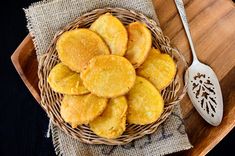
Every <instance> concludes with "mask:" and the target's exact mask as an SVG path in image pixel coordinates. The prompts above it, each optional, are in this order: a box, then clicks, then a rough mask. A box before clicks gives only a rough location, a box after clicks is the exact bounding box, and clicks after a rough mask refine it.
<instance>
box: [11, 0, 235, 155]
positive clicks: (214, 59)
mask: <svg viewBox="0 0 235 156" xmlns="http://www.w3.org/2000/svg"><path fill="white" fill-rule="evenodd" d="M153 3H154V6H155V8H156V13H157V15H158V18H159V21H160V24H161V27H162V30H163V32H164V34H165V35H166V36H168V37H169V38H170V40H171V43H172V45H174V46H175V47H177V48H178V49H179V50H180V51H181V52H182V53H183V55H184V56H185V57H186V59H187V61H188V62H189V63H191V60H192V57H191V52H190V48H189V44H188V41H187V38H186V34H185V32H184V30H183V26H182V24H181V21H180V17H179V15H178V13H177V10H176V7H175V5H174V1H173V0H153ZM184 3H185V7H186V14H187V17H188V21H189V25H190V28H191V33H192V38H193V41H194V44H195V48H196V51H197V54H198V57H199V59H200V60H201V61H202V62H204V63H206V64H208V65H210V66H211V67H212V68H213V69H214V71H215V73H216V74H217V76H218V78H219V80H220V84H221V88H222V94H223V98H224V117H223V121H222V123H221V124H220V125H219V126H218V127H213V126H210V125H209V124H207V123H206V122H205V121H204V120H203V119H202V118H201V117H200V115H198V113H197V112H196V110H195V109H194V108H193V105H192V104H191V102H190V100H189V98H188V96H186V97H185V98H184V99H183V101H182V102H181V109H182V113H183V117H184V121H185V126H186V131H187V133H188V136H189V139H190V142H191V143H192V145H193V146H194V148H192V149H190V150H187V151H182V152H178V153H175V154H174V155H195V156H199V155H205V154H206V153H208V151H210V150H211V149H212V148H213V147H214V146H215V145H216V144H217V143H218V142H219V141H221V140H222V139H223V138H224V137H225V135H227V134H228V132H229V131H230V130H231V129H232V128H233V127H234V126H235V116H234V114H235V83H234V79H235V29H234V25H235V6H234V3H233V2H232V1H231V0H184ZM12 62H13V64H14V66H15V68H16V70H17V71H18V73H19V75H20V77H21V78H22V80H23V81H24V83H25V85H26V86H27V87H28V89H29V90H30V92H31V93H32V95H33V96H34V98H35V99H36V100H37V101H38V102H40V96H39V89H38V84H37V83H38V77H37V65H38V64H37V59H36V54H35V49H34V46H33V43H32V38H31V37H30V36H29V35H28V36H27V37H26V38H25V39H24V41H23V42H22V43H21V45H20V46H19V47H18V48H17V49H16V51H15V52H14V54H13V55H12Z"/></svg>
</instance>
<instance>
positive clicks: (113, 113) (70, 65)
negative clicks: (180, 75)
mask: <svg viewBox="0 0 235 156" xmlns="http://www.w3.org/2000/svg"><path fill="white" fill-rule="evenodd" d="M56 50H57V52H58V56H59V59H60V61H61V62H60V63H58V64H57V65H55V66H54V67H53V68H52V70H51V71H50V73H49V76H48V78H47V81H48V83H49V85H50V87H51V88H52V90H53V91H55V92H57V93H61V94H63V95H64V96H63V99H62V101H61V107H60V114H61V116H62V118H63V119H64V121H65V122H67V123H68V124H70V125H71V127H72V128H76V127H77V126H79V125H82V124H88V125H89V127H90V129H91V130H92V131H93V132H94V133H95V134H97V135H98V136H100V137H103V138H108V139H115V138H118V137H120V136H121V135H122V134H123V132H124V131H125V129H126V123H128V124H137V125H145V124H150V123H153V122H156V121H157V120H158V119H159V117H160V116H161V114H162V113H163V109H164V100H163V98H162V96H161V90H163V89H164V88H166V87H167V86H168V85H169V84H170V83H171V82H172V80H173V79H174V77H175V74H176V65H175V62H174V60H173V59H172V58H171V57H170V56H169V55H168V54H165V53H161V52H160V51H159V50H158V49H155V48H154V47H152V35H151V32H150V30H149V29H148V28H147V27H146V25H145V24H144V23H141V22H139V21H136V22H133V23H130V24H129V25H127V26H124V25H123V24H122V22H121V21H120V20H119V19H118V18H116V17H114V16H112V15H111V14H110V13H106V14H103V15H101V16H100V17H99V18H98V19H97V20H96V21H95V22H94V23H92V24H91V26H90V28H77V29H74V30H70V31H67V32H65V33H63V34H62V35H61V36H60V37H59V39H58V40H57V43H56Z"/></svg>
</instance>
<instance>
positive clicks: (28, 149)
mask: <svg viewBox="0 0 235 156" xmlns="http://www.w3.org/2000/svg"><path fill="white" fill-rule="evenodd" d="M35 1H36V0H8V1H7V2H6V1H4V2H3V1H1V2H0V6H1V7H0V16H1V18H0V21H1V22H0V26H1V29H0V34H1V35H0V39H1V40H0V91H1V93H0V97H1V98H0V156H15V155H17V156H53V155H55V153H54V149H53V146H52V141H51V138H49V139H47V138H46V137H45V135H46V131H47V126H48V118H47V116H46V114H45V113H44V111H43V110H42V109H41V108H40V106H39V105H38V104H37V102H36V101H35V99H34V98H33V97H32V96H31V94H30V92H29V91H28V89H27V88H26V87H25V85H24V83H23V82H22V80H21V79H20V77H19V75H18V74H17V72H16V71H15V68H14V66H13V65H12V63H11V60H10V56H11V55H12V53H13V52H14V50H15V49H16V48H17V46H18V45H19V44H20V43H21V41H22V40H23V39H24V37H25V36H26V35H27V34H28V30H27V28H26V19H25V15H24V12H23V10H22V8H25V7H27V6H29V5H30V4H31V3H32V2H35ZM234 145H235V130H233V131H231V132H230V133H229V134H228V135H227V136H226V137H225V138H224V139H223V140H222V141H221V142H220V143H219V144H218V145H217V146H216V147H215V148H214V149H213V150H212V151H211V152H210V153H209V154H208V155H223V154H225V153H231V155H232V153H234V149H233V147H234Z"/></svg>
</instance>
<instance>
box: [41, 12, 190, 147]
mask: <svg viewBox="0 0 235 156" xmlns="http://www.w3.org/2000/svg"><path fill="white" fill-rule="evenodd" d="M106 12H110V13H111V14H112V15H114V16H116V17H117V18H118V19H120V20H121V21H122V23H123V24H124V25H127V24H129V23H131V22H133V21H141V22H143V23H145V24H146V25H147V27H148V28H149V30H150V31H151V33H152V38H153V46H154V47H156V48H159V49H160V50H161V51H162V52H165V53H168V54H170V55H171V56H172V57H173V58H174V60H175V62H176V64H177V74H176V76H175V79H174V80H173V82H172V83H171V84H170V86H168V87H167V88H165V89H164V90H163V91H162V92H161V93H162V95H163V98H164V101H165V105H164V112H163V114H162V115H161V117H160V118H159V119H158V120H157V121H156V122H154V123H152V124H148V125H143V126H140V125H133V124H127V126H126V131H125V132H124V133H123V134H122V136H120V137H119V138H117V139H105V138H101V137H99V136H97V135H96V134H94V133H93V132H92V131H91V130H90V129H89V126H88V125H82V126H79V127H77V128H76V129H73V128H72V127H71V126H70V125H69V124H67V123H66V122H64V120H63V119H62V117H61V115H60V101H61V99H62V97H63V95H62V94H59V93H55V92H54V91H53V90H52V89H51V88H50V86H49V84H48V83H47V76H48V74H49V72H50V70H51V69H52V68H53V67H54V66H55V65H56V64H57V63H59V62H60V60H59V59H58V53H57V51H56V49H55V45H56V41H57V39H58V38H59V37H60V35H61V34H62V33H64V32H65V31H68V30H72V29H76V28H79V27H85V28H87V27H89V26H90V25H91V23H92V22H94V21H95V20H96V19H97V18H98V17H99V16H100V15H102V14H104V13H106ZM186 68H187V63H186V61H185V59H184V57H183V56H182V55H181V54H180V53H179V52H178V51H177V50H176V49H174V48H172V47H171V46H170V42H169V39H168V38H167V37H165V36H164V35H163V33H162V30H161V28H160V25H159V24H158V23H156V22H155V21H153V20H151V19H149V18H147V17H146V16H144V15H143V14H141V13H137V12H134V11H132V10H127V9H123V8H103V9H96V10H93V11H91V12H89V13H86V14H84V15H82V16H80V17H78V18H77V19H76V20H75V21H73V22H72V23H70V24H68V25H67V26H66V27H64V28H63V30H61V31H59V32H58V33H56V35H55V37H54V39H53V40H52V43H51V44H50V46H49V48H48V51H47V53H46V54H45V55H43V56H42V57H41V58H40V61H39V68H38V69H39V70H38V76H39V89H40V91H41V99H42V100H41V106H42V107H43V108H44V110H45V111H46V112H47V114H48V116H49V117H50V119H51V120H52V121H53V123H54V124H55V125H57V126H58V127H59V128H60V129H61V130H63V131H64V132H65V133H66V134H68V135H70V136H72V137H73V138H76V139H78V140H79V141H81V142H84V143H89V144H107V145H121V144H126V143H129V142H131V141H132V140H134V139H137V138H140V137H142V136H144V135H146V134H151V133H153V132H155V131H156V130H157V128H158V126H159V125H160V124H161V123H162V122H164V121H165V120H166V118H167V117H168V116H169V115H170V114H171V112H172V110H173V107H174V105H175V104H178V103H179V101H180V100H181V99H182V98H183V96H184V95H185V92H186V86H187V84H185V85H184V84H183V72H184V71H185V69H186Z"/></svg>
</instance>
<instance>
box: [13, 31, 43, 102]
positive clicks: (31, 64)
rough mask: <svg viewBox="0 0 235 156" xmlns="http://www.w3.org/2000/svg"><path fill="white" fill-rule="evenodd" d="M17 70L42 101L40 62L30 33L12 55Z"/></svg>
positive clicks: (32, 91)
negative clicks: (39, 81)
mask: <svg viewBox="0 0 235 156" xmlns="http://www.w3.org/2000/svg"><path fill="white" fill-rule="evenodd" d="M11 61H12V62H13V64H14V66H15V68H16V71H17V72H18V73H19V75H20V77H21V79H22V80H23V82H24V83H25V85H26V86H27V88H28V89H29V91H30V92H31V94H32V95H33V96H34V98H35V99H36V100H37V102H40V101H41V98H40V95H39V89H38V74H37V70H38V62H37V58H36V53H35V49H34V45H33V41H32V38H31V37H30V35H28V36H26V38H25V39H24V40H23V42H22V43H21V44H20V45H19V47H18V48H17V49H16V50H15V52H14V53H13V55H12V56H11Z"/></svg>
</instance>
